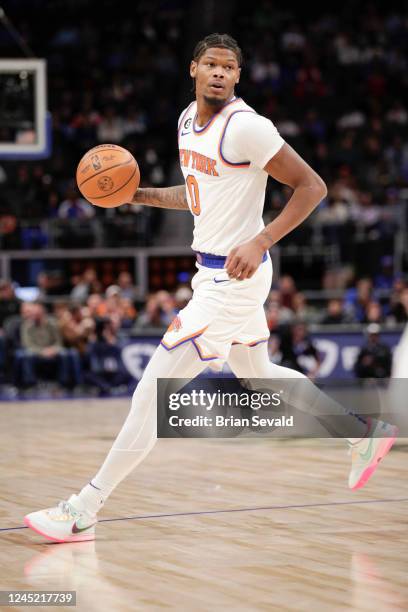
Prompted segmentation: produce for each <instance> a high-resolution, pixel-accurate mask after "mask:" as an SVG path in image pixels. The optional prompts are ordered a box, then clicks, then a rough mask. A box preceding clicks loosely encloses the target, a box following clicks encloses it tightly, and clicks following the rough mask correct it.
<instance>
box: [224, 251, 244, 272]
mask: <svg viewBox="0 0 408 612" xmlns="http://www.w3.org/2000/svg"><path fill="white" fill-rule="evenodd" d="M240 263H241V261H240V258H239V257H237V256H236V255H233V256H232V257H231V260H230V262H229V264H228V266H227V272H228V274H229V275H230V276H231V275H234V273H235V272H236V270H237V268H239V266H240Z"/></svg>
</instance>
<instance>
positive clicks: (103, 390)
mask: <svg viewBox="0 0 408 612" xmlns="http://www.w3.org/2000/svg"><path fill="white" fill-rule="evenodd" d="M74 281H75V282H74V285H73V288H72V290H71V293H70V294H69V295H67V296H65V297H62V296H58V297H54V298H53V299H52V300H50V296H49V295H47V293H46V291H44V289H43V288H44V287H46V286H47V282H46V273H44V272H43V273H41V274H40V275H39V279H38V295H37V298H38V299H37V300H36V301H23V300H20V299H18V298H17V296H16V292H15V287H14V286H13V284H12V283H11V282H8V281H5V280H3V281H0V365H1V367H0V372H1V373H2V380H0V382H3V383H5V382H8V383H10V384H13V385H14V386H15V387H16V388H18V389H22V390H24V389H27V388H30V387H31V386H34V385H35V384H36V381H37V380H38V379H40V378H41V377H45V378H51V379H55V380H57V381H58V382H59V383H60V385H62V386H63V387H64V388H65V389H73V388H75V387H78V386H81V385H85V386H89V387H92V388H94V390H97V391H98V392H99V393H100V394H101V395H106V394H110V393H111V390H112V389H113V388H115V387H120V388H121V387H123V386H125V387H126V385H129V384H131V383H132V381H131V378H130V375H129V373H128V372H127V371H126V368H125V367H124V364H123V361H122V357H121V349H122V347H123V346H124V344H125V343H126V341H127V340H128V339H129V338H131V337H136V336H148V335H153V336H156V337H157V336H159V337H160V336H161V334H162V333H164V331H165V330H166V328H167V327H168V326H169V325H170V323H171V322H172V320H173V319H174V317H175V316H176V315H177V313H178V312H179V311H180V310H181V309H182V308H184V307H185V306H186V305H187V303H188V302H189V300H190V299H191V297H192V291H191V289H190V286H189V285H188V284H182V285H180V286H179V287H178V288H177V289H176V291H174V292H169V291H165V290H160V291H157V292H155V293H151V294H150V295H148V296H147V297H146V300H144V301H140V298H139V296H138V293H137V290H136V287H135V285H134V283H133V279H132V276H131V275H130V273H129V272H125V271H123V272H121V273H120V274H119V276H118V277H117V284H111V285H109V286H108V287H106V289H104V288H103V284H102V282H101V280H100V278H98V275H97V273H96V271H95V269H94V268H92V267H89V268H86V269H85V270H84V272H83V274H82V275H81V276H78V277H76V278H75V279H74ZM265 313H266V318H267V322H268V327H269V330H270V332H271V341H270V355H271V358H272V360H273V361H275V362H277V363H280V364H282V365H286V366H288V367H293V368H295V369H299V370H301V371H303V370H304V367H305V365H304V364H305V363H307V370H306V371H307V373H308V375H309V376H311V377H313V376H314V375H316V374H317V372H318V369H319V365H320V362H321V361H320V356H319V354H318V351H317V350H316V348H315V347H314V345H313V342H312V341H311V339H310V336H309V331H308V330H309V328H310V327H312V326H313V325H336V326H339V325H340V326H342V329H344V330H346V331H347V330H350V329H356V326H358V325H360V326H361V329H364V328H369V327H370V326H371V328H372V326H375V328H376V329H377V334H378V333H379V332H380V331H381V330H385V329H394V328H395V326H397V325H398V324H401V323H406V322H408V284H407V283H406V282H405V281H404V280H402V279H401V278H396V279H394V281H393V282H392V284H391V286H390V288H389V291H387V292H386V293H385V294H384V292H383V289H382V288H381V289H379V288H376V287H375V286H374V285H373V283H372V281H371V279H369V278H361V279H359V280H358V282H357V284H356V285H355V286H352V287H350V288H349V289H347V290H346V291H345V292H344V296H343V297H341V298H340V297H336V298H331V299H328V300H327V301H326V304H325V305H324V306H322V305H320V306H318V305H316V304H315V303H314V301H310V302H309V301H308V300H307V298H306V296H305V294H304V293H303V292H301V291H299V290H298V289H297V288H296V283H295V281H294V279H293V278H292V277H291V276H288V275H283V276H281V278H280V279H279V281H278V282H277V284H276V286H275V285H274V286H273V288H272V289H271V291H270V294H269V297H268V300H267V302H266V304H265ZM327 329H329V328H327ZM305 360H306V361H305ZM359 371H360V372H363V371H364V370H363V369H360V370H359Z"/></svg>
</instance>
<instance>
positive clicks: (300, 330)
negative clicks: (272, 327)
mask: <svg viewBox="0 0 408 612" xmlns="http://www.w3.org/2000/svg"><path fill="white" fill-rule="evenodd" d="M280 338H281V342H280V352H281V365H283V366H285V367H288V368H292V369H294V370H298V371H299V372H303V374H306V375H307V376H308V377H309V378H315V377H316V375H317V373H318V371H319V367H320V363H321V359H320V355H319V353H318V351H317V349H316V347H315V346H314V344H313V342H312V340H311V338H310V336H309V334H308V331H307V327H306V325H305V324H304V323H295V324H294V325H292V326H291V327H288V328H285V330H282V333H281V335H280Z"/></svg>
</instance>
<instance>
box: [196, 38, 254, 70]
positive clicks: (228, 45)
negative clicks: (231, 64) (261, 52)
mask: <svg viewBox="0 0 408 612" xmlns="http://www.w3.org/2000/svg"><path fill="white" fill-rule="evenodd" d="M212 47H218V48H221V49H231V51H233V52H234V53H235V55H236V56H237V61H238V66H241V65H242V60H243V58H242V51H241V49H240V48H239V46H238V43H237V41H236V40H235V38H232V36H230V35H229V34H218V32H216V33H214V34H209V35H208V36H206V37H205V38H203V40H200V41H199V42H198V43H197V45H196V47H195V49H194V53H193V60H194V61H195V62H198V61H199V59H200V57H201V56H202V55H203V54H204V53H205V52H206V51H207V49H211V48H212Z"/></svg>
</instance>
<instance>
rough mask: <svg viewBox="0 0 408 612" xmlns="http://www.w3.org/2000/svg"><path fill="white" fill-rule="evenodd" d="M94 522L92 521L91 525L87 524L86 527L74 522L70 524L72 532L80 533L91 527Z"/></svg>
mask: <svg viewBox="0 0 408 612" xmlns="http://www.w3.org/2000/svg"><path fill="white" fill-rule="evenodd" d="M95 524H96V523H92V525H88V526H87V527H78V525H77V524H76V523H74V524H73V525H72V533H81V531H86V530H87V529H90V528H91V527H93V526H94V525H95Z"/></svg>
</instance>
